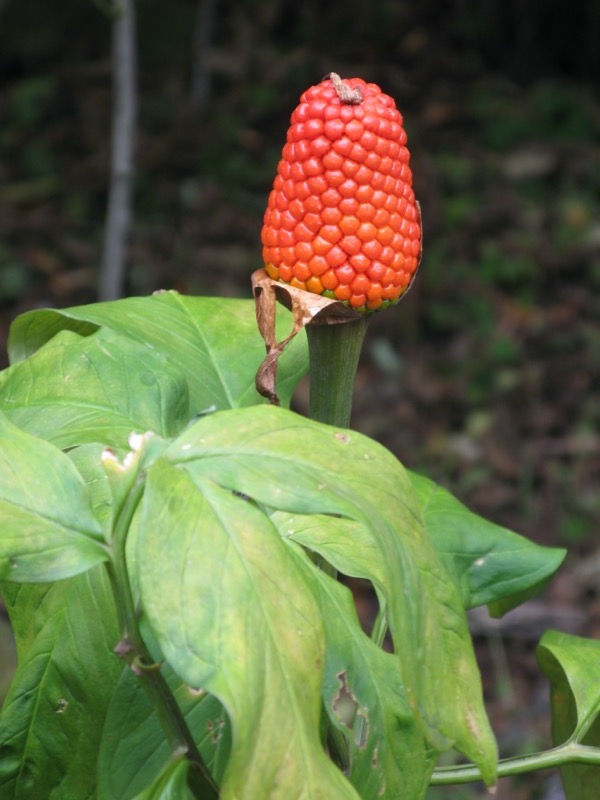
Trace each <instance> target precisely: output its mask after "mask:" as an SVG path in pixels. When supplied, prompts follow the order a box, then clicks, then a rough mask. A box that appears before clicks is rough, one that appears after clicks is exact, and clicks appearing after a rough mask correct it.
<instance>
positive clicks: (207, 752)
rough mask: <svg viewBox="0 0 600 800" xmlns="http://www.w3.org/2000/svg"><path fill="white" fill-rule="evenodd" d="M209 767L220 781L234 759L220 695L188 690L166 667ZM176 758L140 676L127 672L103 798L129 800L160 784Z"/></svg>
mask: <svg viewBox="0 0 600 800" xmlns="http://www.w3.org/2000/svg"><path fill="white" fill-rule="evenodd" d="M162 670H163V673H164V674H165V678H166V679H167V682H168V684H169V687H170V688H171V690H172V692H173V696H174V698H175V700H176V702H177V705H178V706H179V708H180V709H181V711H182V713H183V715H184V717H185V720H186V722H187V724H188V726H189V728H190V730H191V732H192V734H193V735H194V739H195V741H196V744H197V746H198V748H199V750H200V754H201V755H202V758H203V759H204V762H205V764H206V765H207V766H208V768H209V769H210V771H211V773H212V774H213V775H214V777H215V779H216V780H217V781H219V780H220V779H221V777H222V775H223V770H224V768H225V765H226V763H227V759H228V757H229V751H230V747H231V728H230V725H229V721H228V719H227V715H226V714H225V710H224V709H223V706H222V705H221V703H219V701H218V700H217V698H216V697H213V696H212V695H207V694H206V693H205V692H202V691H198V690H196V689H194V688H191V687H189V686H187V685H186V684H185V683H183V681H181V680H180V679H179V678H177V676H176V675H174V673H173V671H172V670H171V669H170V668H169V666H168V664H164V665H163V667H162ZM171 761H172V754H171V752H170V749H169V745H168V743H167V741H166V739H165V736H164V733H163V730H162V728H161V726H160V722H159V720H158V717H157V715H156V713H155V711H154V709H153V707H152V706H151V704H150V701H149V700H148V697H147V695H146V693H145V691H144V689H143V687H142V685H141V683H140V682H139V681H138V679H137V678H136V676H135V675H134V674H133V672H132V671H131V670H130V669H126V670H124V671H123V674H122V675H121V679H120V681H119V683H118V685H117V688H116V690H115V693H114V695H113V697H112V700H111V703H110V706H109V709H108V714H107V716H106V722H105V726H104V736H103V739H102V746H101V749H100V756H99V759H98V800H129V798H132V797H134V796H137V795H138V794H139V793H140V792H142V791H143V790H144V788H145V787H147V786H149V785H151V784H152V783H153V782H154V781H156V780H158V778H159V777H160V774H161V770H162V769H163V768H164V766H165V765H166V764H168V763H170V762H171Z"/></svg>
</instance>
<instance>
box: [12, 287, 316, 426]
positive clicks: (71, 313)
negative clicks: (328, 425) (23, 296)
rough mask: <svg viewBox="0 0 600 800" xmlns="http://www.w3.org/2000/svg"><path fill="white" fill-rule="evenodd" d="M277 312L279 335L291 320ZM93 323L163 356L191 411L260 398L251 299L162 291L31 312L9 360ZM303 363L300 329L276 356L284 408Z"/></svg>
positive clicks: (86, 330) (21, 322)
mask: <svg viewBox="0 0 600 800" xmlns="http://www.w3.org/2000/svg"><path fill="white" fill-rule="evenodd" d="M279 317H280V327H281V338H284V336H286V335H287V334H288V333H289V330H288V329H291V327H292V317H291V314H290V313H289V312H287V311H286V310H285V309H283V308H282V309H281V311H280V314H279ZM98 327H102V328H108V329H110V330H111V331H113V332H114V333H116V334H119V335H120V336H123V337H125V338H127V339H131V340H133V341H136V342H138V343H139V344H141V345H143V346H144V347H145V348H146V349H147V350H149V351H157V352H159V353H161V354H163V355H164V356H166V357H167V358H168V360H169V362H170V363H171V364H172V365H174V366H176V367H177V368H178V369H179V370H180V371H181V372H183V374H184V375H185V376H186V378H187V381H188V385H189V393H190V415H191V416H194V415H195V414H199V413H201V412H203V411H205V410H206V409H208V408H210V407H212V406H214V407H216V408H218V409H225V408H236V407H239V406H247V405H253V404H255V403H263V402H264V399H263V398H261V397H260V395H259V394H258V392H257V391H256V388H255V386H254V377H255V375H256V372H257V370H258V368H259V366H260V364H261V362H262V361H263V359H264V356H265V348H264V344H263V341H262V339H261V337H260V335H259V333H258V329H257V327H256V319H255V311H254V303H253V301H251V300H233V299H223V298H216V297H186V296H183V295H180V294H178V293H177V292H173V291H169V292H160V293H157V294H154V295H152V296H151V297H129V298H126V299H124V300H118V301H116V302H111V303H96V304H94V305H89V306H78V307H75V308H69V309H63V310H60V311H57V310H51V309H48V310H42V311H31V312H28V313H27V314H23V315H22V316H20V317H19V318H18V319H17V320H16V321H15V322H14V323H13V326H12V328H11V333H10V338H9V354H10V357H11V362H12V363H15V362H17V361H21V360H22V359H24V358H26V357H28V356H30V355H31V354H32V353H33V352H35V351H36V350H37V349H38V348H39V347H41V346H42V345H43V344H44V343H45V342H47V341H48V340H49V339H50V338H51V337H52V336H54V335H56V333H58V331H60V330H62V329H67V330H73V331H75V332H76V333H78V334H83V335H89V334H90V333H91V332H92V331H93V330H95V329H96V328H98ZM307 368H308V360H307V351H306V339H305V336H304V334H301V335H299V336H297V337H296V339H295V340H294V342H293V343H292V344H291V345H290V347H289V348H288V350H286V353H285V355H284V356H283V357H282V359H281V364H280V368H279V381H278V389H279V394H280V397H281V401H282V403H283V404H284V405H286V404H287V403H288V402H289V399H290V397H291V393H292V391H293V389H294V387H295V385H296V383H297V382H298V380H299V379H300V377H301V376H302V375H303V374H304V373H305V372H306V371H307Z"/></svg>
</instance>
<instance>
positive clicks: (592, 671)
mask: <svg viewBox="0 0 600 800" xmlns="http://www.w3.org/2000/svg"><path fill="white" fill-rule="evenodd" d="M537 658H538V662H539V664H540V667H541V668H542V670H543V671H544V674H545V675H546V677H547V678H548V680H549V681H550V686H551V701H552V738H553V740H554V744H555V745H559V744H562V743H563V742H566V741H567V740H570V741H575V742H578V743H579V744H583V745H589V746H593V747H600V684H599V682H598V667H599V665H600V642H598V641H595V640H592V639H584V638H581V637H579V636H571V635H569V634H566V633H560V632H559V631H548V632H547V633H545V634H544V636H543V637H542V639H541V641H540V644H539V646H538V650H537ZM561 776H562V780H563V784H564V787H565V793H566V796H567V800H596V798H597V797H598V785H599V782H600V767H598V766H593V765H588V764H569V765H567V766H564V767H562V768H561Z"/></svg>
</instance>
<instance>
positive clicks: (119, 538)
mask: <svg viewBox="0 0 600 800" xmlns="http://www.w3.org/2000/svg"><path fill="white" fill-rule="evenodd" d="M143 491H144V484H143V482H142V481H141V480H140V479H138V481H137V483H136V484H135V486H134V487H133V489H132V491H131V492H130V494H129V496H128V497H127V500H126V501H125V504H124V505H123V508H122V510H121V512H120V514H119V516H118V519H117V522H116V524H115V528H114V532H113V540H112V545H113V553H112V555H113V557H112V560H111V561H110V562H108V573H109V577H110V582H111V585H112V590H113V595H114V598H115V603H116V606H117V613H118V615H119V624H120V628H121V631H122V638H121V641H120V642H119V643H118V645H117V646H116V648H115V652H116V653H117V655H119V656H120V657H122V658H123V659H124V660H125V661H126V662H127V664H129V666H130V668H131V669H132V671H133V672H134V673H135V674H136V676H137V678H138V679H139V681H140V683H141V684H142V686H143V687H144V690H145V692H146V694H147V695H148V698H149V700H150V702H151V704H152V707H153V708H154V710H155V711H156V714H157V716H158V719H159V721H160V724H161V726H162V728H163V731H164V733H165V736H166V738H167V741H168V742H169V746H170V748H171V752H172V754H173V756H174V757H177V756H181V755H185V756H186V757H187V758H188V759H189V761H191V767H190V775H189V786H190V789H191V790H192V791H193V792H194V795H195V796H196V797H197V798H199V800H200V798H201V799H202V800H213V798H214V800H216V798H218V796H219V791H218V787H217V785H216V783H215V781H214V779H213V777H212V775H211V774H210V772H209V770H208V767H207V766H206V764H205V763H204V761H203V759H202V756H201V755H200V753H199V752H198V748H197V747H196V743H195V742H194V739H193V737H192V734H191V732H190V729H189V727H188V725H187V723H186V721H185V718H184V716H183V714H182V713H181V709H180V708H179V706H178V705H177V702H176V700H175V698H174V697H173V693H172V692H171V690H170V688H169V686H168V684H167V682H166V680H165V678H164V675H163V674H162V672H161V671H160V666H159V665H158V664H155V663H153V659H152V656H151V654H150V652H149V650H148V648H147V647H146V643H145V642H144V640H143V638H142V635H141V632H140V629H139V625H138V615H137V614H136V610H135V604H134V600H133V595H132V592H131V584H130V582H129V574H128V572H127V561H126V543H127V533H128V531H129V526H130V525H131V521H132V519H133V516H134V514H135V511H136V508H137V506H138V504H139V502H140V500H141V497H142V494H143Z"/></svg>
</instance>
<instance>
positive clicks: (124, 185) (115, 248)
mask: <svg viewBox="0 0 600 800" xmlns="http://www.w3.org/2000/svg"><path fill="white" fill-rule="evenodd" d="M115 11H116V12H117V16H115V19H114V21H113V30H112V85H113V123H112V143H111V167H110V187H109V194H108V208H107V214H106V228H105V232H104V253H103V258H102V269H101V273H100V284H99V289H98V297H99V299H100V300H115V299H117V298H118V297H121V296H122V294H123V289H124V285H125V261H126V248H127V239H128V235H129V229H130V225H131V195H132V186H133V175H134V145H135V125H136V116H137V76H136V72H137V70H136V34H135V2H134V0H119V2H118V3H116V4H115Z"/></svg>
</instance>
